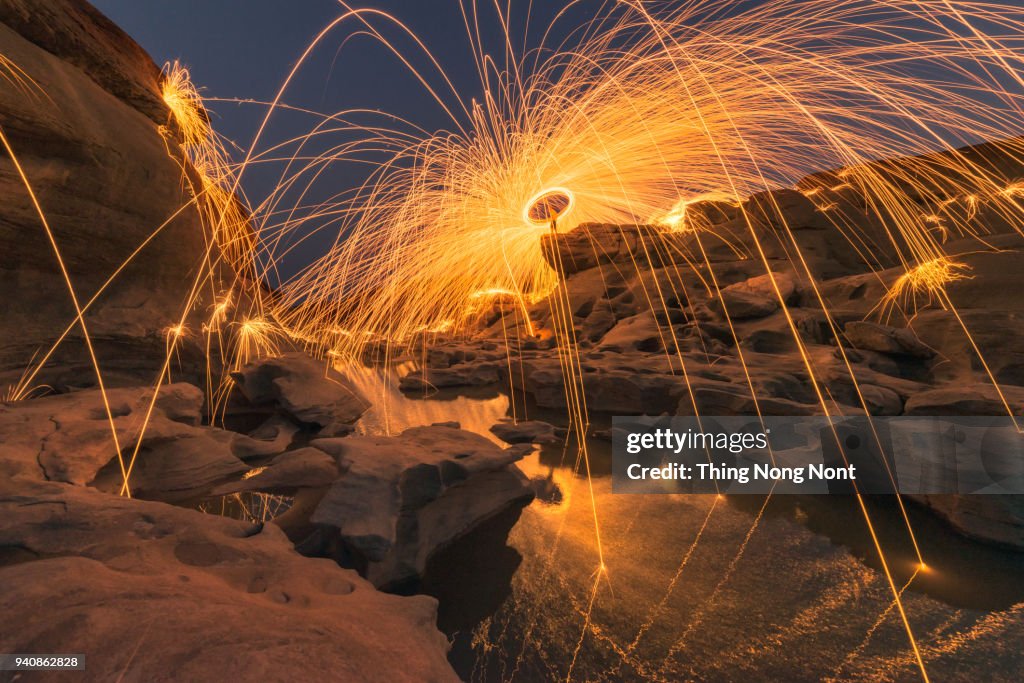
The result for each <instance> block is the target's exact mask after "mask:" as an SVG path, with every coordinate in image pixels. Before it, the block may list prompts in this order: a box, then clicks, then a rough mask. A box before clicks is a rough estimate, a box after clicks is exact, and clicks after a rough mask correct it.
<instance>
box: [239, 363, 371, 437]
mask: <svg viewBox="0 0 1024 683" xmlns="http://www.w3.org/2000/svg"><path fill="white" fill-rule="evenodd" d="M232 377H233V378H234V380H235V383H236V385H237V386H238V390H239V391H240V392H241V394H242V395H243V396H245V398H246V399H247V400H248V401H249V402H250V403H251V404H253V405H254V406H256V407H266V408H268V409H280V410H282V411H284V412H285V413H286V414H287V415H289V416H290V417H292V418H294V419H295V420H297V421H299V422H301V423H303V424H306V425H309V426H311V427H314V428H316V429H318V430H319V432H320V435H321V436H336V435H338V434H347V433H349V432H351V431H352V424H353V423H354V422H355V421H356V420H358V419H359V416H360V415H362V414H363V413H365V412H366V410H367V408H369V407H370V403H369V401H367V400H366V398H365V397H364V396H363V395H362V394H360V393H359V390H358V389H356V387H355V386H354V385H353V384H352V383H350V382H349V381H348V380H347V379H345V377H344V376H343V375H342V374H341V373H339V372H338V371H336V370H334V369H333V368H331V367H330V366H328V365H327V364H326V363H323V362H320V361H317V360H316V359H314V358H312V357H310V356H307V355H306V354H304V353H300V352H290V353H284V354H282V355H280V356H274V357H271V358H263V359H260V360H257V361H255V362H253V363H250V364H249V365H247V366H246V367H245V368H243V369H242V370H241V371H240V372H236V373H234V374H233V375H232Z"/></svg>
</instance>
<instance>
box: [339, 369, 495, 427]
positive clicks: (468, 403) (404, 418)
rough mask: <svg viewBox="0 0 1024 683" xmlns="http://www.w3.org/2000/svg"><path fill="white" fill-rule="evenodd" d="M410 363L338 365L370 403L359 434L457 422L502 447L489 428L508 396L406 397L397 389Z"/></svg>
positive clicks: (360, 423) (362, 418)
mask: <svg viewBox="0 0 1024 683" xmlns="http://www.w3.org/2000/svg"><path fill="white" fill-rule="evenodd" d="M416 367H417V366H416V364H415V363H412V362H408V361H407V362H404V363H396V364H394V365H389V366H366V365H360V364H357V363H351V364H344V365H340V366H338V370H339V371H340V372H342V374H344V375H345V376H346V377H347V378H348V379H349V381H351V382H352V384H354V385H355V387H356V388H357V389H359V390H360V391H361V392H362V393H363V395H364V396H365V397H366V398H367V399H368V400H369V401H370V403H371V404H372V406H371V408H370V409H369V410H368V411H367V412H366V414H365V415H363V417H361V418H360V419H359V422H357V423H356V431H357V433H359V434H373V435H384V436H391V435H395V434H399V433H401V432H402V431H404V430H406V429H409V428H410V427H419V426H422V425H430V424H435V423H438V422H448V421H451V420H453V419H454V420H457V421H458V422H459V424H460V425H461V427H462V428H463V429H465V430H468V431H471V432H476V433H477V434H480V435H481V436H485V437H487V438H488V439H490V440H491V441H493V442H495V443H496V444H499V445H501V446H502V447H504V446H506V445H507V444H505V443H504V442H503V441H501V440H500V439H498V438H497V437H496V436H494V435H493V434H491V431H490V429H491V426H492V425H493V424H495V423H496V422H499V421H500V420H501V419H502V418H504V417H505V416H506V415H507V414H508V410H509V401H508V396H506V395H505V394H502V393H499V394H497V395H496V396H494V397H491V398H478V397H467V396H452V397H446V398H445V399H444V400H422V399H419V398H413V397H412V395H406V394H405V393H403V392H402V391H401V390H400V389H399V388H398V383H399V381H400V380H401V378H402V377H404V376H405V375H407V374H409V373H410V372H412V371H413V370H415V369H416Z"/></svg>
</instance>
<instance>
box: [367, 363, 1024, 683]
mask: <svg viewBox="0 0 1024 683" xmlns="http://www.w3.org/2000/svg"><path fill="white" fill-rule="evenodd" d="M408 370H409V368H408V367H406V368H397V369H394V370H391V371H383V370H380V369H360V370H359V371H358V372H355V373H354V372H352V371H351V370H348V372H349V374H350V376H353V378H354V379H355V380H356V381H357V382H358V383H359V384H360V388H361V389H362V390H363V391H364V392H366V394H367V396H369V397H370V398H371V400H373V402H374V405H375V407H374V409H373V410H372V411H371V413H370V414H369V415H368V416H367V417H366V418H365V419H364V421H363V423H364V424H363V427H362V428H363V429H364V430H365V431H367V432H372V433H395V432H397V431H401V430H402V429H404V428H406V427H409V426H415V425H419V424H430V423H434V422H445V421H458V422H460V423H461V424H462V426H463V427H464V428H466V429H471V430H473V431H476V432H478V433H480V434H483V435H485V436H490V432H489V431H488V428H489V427H490V426H491V425H492V424H494V423H495V422H497V421H498V420H499V419H501V418H503V417H505V416H506V415H507V414H508V413H509V410H510V408H509V405H510V404H509V400H508V398H507V397H506V396H504V395H501V394H496V393H494V392H491V393H487V392H481V393H478V394H475V395H474V394H470V393H465V392H463V393H458V392H449V393H438V394H435V395H433V396H431V397H426V398H425V397H422V396H416V397H409V396H403V395H402V394H401V393H400V392H399V391H398V390H397V388H396V387H397V376H396V375H397V373H401V372H406V371H408ZM517 412H518V414H519V415H520V416H522V415H523V411H522V409H517ZM529 417H530V418H535V419H544V420H547V421H549V422H558V421H560V419H559V417H560V416H558V415H554V414H544V413H543V412H541V411H538V410H536V409H532V410H530V411H529ZM589 446H590V453H591V470H592V472H593V473H594V480H593V496H594V500H595V501H596V508H597V514H598V519H599V522H600V528H601V531H602V545H603V550H604V558H605V563H606V570H605V571H604V572H599V571H598V569H599V567H598V560H597V543H596V540H595V534H594V518H593V509H592V507H591V494H590V490H589V488H588V486H587V482H586V480H585V479H583V478H581V477H579V476H577V475H576V474H575V473H574V472H573V465H574V463H575V450H574V449H569V450H566V449H564V448H562V447H550V446H546V447H544V448H543V449H542V450H539V451H537V452H534V453H533V454H532V455H530V456H528V457H527V458H525V459H524V460H523V461H522V462H521V463H520V467H521V469H522V470H523V471H524V472H525V473H526V474H527V476H529V477H530V478H531V480H532V481H533V484H534V488H535V490H537V492H538V500H537V501H536V502H534V504H533V505H531V506H530V507H528V508H527V509H526V510H524V511H523V514H522V517H521V518H520V520H519V522H518V523H517V524H516V525H515V527H514V528H513V530H512V532H511V534H510V535H509V537H508V540H507V543H508V546H511V548H509V547H507V546H506V543H505V537H504V534H505V529H506V528H507V525H503V524H502V523H501V520H495V522H494V524H491V525H485V526H484V527H483V528H481V529H478V530H477V532H475V533H474V535H473V537H472V538H470V539H468V540H467V542H466V543H464V544H461V545H459V544H457V545H456V546H454V547H452V548H449V549H447V550H446V551H444V552H443V553H441V554H440V555H439V556H437V557H435V558H434V561H433V562H432V563H431V566H430V567H429V568H428V577H427V579H426V580H425V581H424V585H423V587H422V588H423V589H424V590H425V591H426V592H429V593H431V594H433V595H435V596H437V597H439V598H440V599H441V614H440V617H439V624H440V626H441V627H442V628H443V629H444V630H445V631H446V632H448V633H449V634H450V635H451V636H453V641H454V644H453V649H452V652H451V655H450V658H451V660H452V663H453V665H454V666H455V667H456V669H457V671H458V672H459V674H460V675H461V676H462V677H463V678H464V679H466V680H472V681H508V680H520V681H538V680H566V678H567V677H570V675H571V679H572V680H598V681H617V680H661V681H676V680H710V681H719V680H720V681H732V680H737V679H740V678H745V679H748V680H754V681H758V680H786V681H804V680H807V681H812V680H813V681H817V680H843V681H845V680H871V681H888V680H918V679H919V678H920V675H919V673H918V671H917V668H916V664H915V661H914V658H913V656H912V653H911V650H910V647H909V644H908V639H907V635H906V632H905V630H904V626H903V623H902V621H901V620H900V618H899V616H898V612H897V610H895V609H894V608H893V607H894V605H893V598H892V593H891V590H890V588H889V585H888V583H887V582H886V581H885V579H884V578H883V576H882V574H881V573H880V571H879V566H880V565H879V562H878V558H877V554H876V552H875V550H874V545H873V543H872V541H871V539H870V536H869V535H868V534H867V531H866V528H865V525H864V521H863V518H862V516H861V512H860V510H859V508H858V507H857V506H856V505H855V503H854V502H853V501H851V500H850V499H848V498H843V497H825V496H817V497H814V496H808V497H784V496H776V497H774V498H772V499H771V500H769V501H767V503H766V501H765V499H764V497H758V496H748V497H744V496H731V497H726V498H724V499H718V498H716V497H715V496H683V495H646V496H638V495H613V494H612V493H611V486H610V480H609V478H608V472H609V468H610V453H609V446H608V444H606V443H604V442H600V441H590V442H589ZM869 512H870V514H871V518H872V521H873V523H874V525H875V528H876V530H877V531H878V535H879V539H880V542H881V543H882V545H883V548H884V549H885V551H886V555H887V559H888V562H889V565H890V568H891V569H892V571H893V575H894V579H895V581H896V582H897V584H898V587H901V588H904V592H903V602H904V606H905V608H906V611H907V614H908V618H909V621H910V624H911V627H912V629H913V632H914V634H915V637H916V639H917V642H918V644H919V645H920V647H921V649H922V654H923V657H924V661H925V664H926V667H927V668H928V672H929V674H930V676H931V678H932V680H936V681H938V680H972V679H977V678H980V677H982V676H984V678H986V679H988V680H991V681H1003V680H1005V681H1016V680H1019V672H1020V671H1021V670H1022V668H1024V611H1022V601H1024V588H1022V582H1021V581H1020V577H1021V576H1024V555H1020V554H1016V553H1012V552H1007V551H1003V550H999V549H996V548H991V547H988V546H985V545H981V544H977V543H973V542H970V541H967V540H965V539H962V538H960V537H958V536H956V535H955V534H952V533H950V532H949V531H948V530H947V528H946V527H945V526H944V525H943V524H941V523H940V522H939V521H937V520H936V519H935V518H934V517H932V516H931V515H929V514H928V513H926V512H924V511H922V510H919V509H917V508H913V507H912V508H911V511H910V513H911V522H912V524H913V528H914V530H915V534H916V537H917V540H918V543H919V544H920V547H921V551H922V554H923V556H924V558H925V561H926V562H927V566H928V568H927V570H926V571H917V570H918V569H919V567H918V565H917V562H916V556H915V555H914V553H913V549H912V546H911V544H910V541H909V538H908V535H907V531H906V527H905V524H904V521H903V518H902V517H901V515H900V513H899V511H898V509H897V508H896V506H895V505H894V504H893V502H892V501H891V500H885V499H881V500H873V501H870V503H869ZM595 587H596V591H595Z"/></svg>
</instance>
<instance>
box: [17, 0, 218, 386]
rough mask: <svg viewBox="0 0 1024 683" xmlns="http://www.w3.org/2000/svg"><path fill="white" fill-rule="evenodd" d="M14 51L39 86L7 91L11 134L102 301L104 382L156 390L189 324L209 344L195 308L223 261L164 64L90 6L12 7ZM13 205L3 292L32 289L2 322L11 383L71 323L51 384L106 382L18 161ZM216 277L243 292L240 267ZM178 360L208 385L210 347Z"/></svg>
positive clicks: (82, 278)
mask: <svg viewBox="0 0 1024 683" xmlns="http://www.w3.org/2000/svg"><path fill="white" fill-rule="evenodd" d="M0 54H3V55H4V57H5V58H6V59H8V60H10V61H11V62H13V63H14V64H16V65H17V66H18V68H19V69H20V70H21V71H23V72H24V74H25V76H26V77H27V78H28V79H31V81H32V82H33V85H30V86H27V87H26V88H25V89H22V88H18V87H12V86H10V85H9V83H8V82H7V81H6V80H5V81H4V82H3V87H0V127H2V128H3V130H4V133H5V135H6V136H7V138H8V139H9V140H10V144H11V147H12V148H13V150H14V153H15V154H16V155H17V156H18V159H19V161H20V163H21V166H22V167H23V169H24V171H25V174H26V175H27V176H28V179H29V181H30V182H31V184H32V188H33V190H34V192H35V194H36V195H37V197H38V199H39V203H40V205H41V207H42V210H43V212H44V214H45V215H46V218H47V222H48V224H49V227H50V228H51V229H52V231H53V236H54V240H55V241H56V243H57V245H58V247H59V249H60V254H61V259H62V260H63V262H64V264H65V265H66V267H67V270H68V274H69V276H70V279H71V282H72V283H73V285H74V287H75V290H76V292H77V295H78V297H79V299H80V301H81V302H82V304H83V305H84V304H85V303H86V302H89V301H91V300H92V298H93V297H94V295H97V294H98V297H97V298H96V300H95V301H94V302H93V303H92V304H91V305H90V306H89V308H88V311H87V313H86V316H85V320H86V323H87V324H88V327H89V331H90V335H91V336H92V339H93V343H94V346H95V347H96V349H97V352H98V355H99V357H100V358H101V359H103V363H102V369H103V371H104V375H105V379H106V381H107V383H108V385H113V384H137V383H139V382H143V381H149V379H150V378H152V377H155V376H156V374H157V372H158V371H159V369H160V368H161V366H162V364H163V361H164V358H165V354H166V329H167V328H168V327H170V326H173V325H177V324H178V323H179V322H181V321H182V319H183V318H184V319H185V321H186V327H187V328H188V329H190V330H192V331H194V332H198V330H199V329H200V328H201V325H202V322H204V321H205V318H206V317H207V312H206V311H205V310H203V311H196V312H194V313H193V312H190V311H186V310H185V309H184V307H183V302H184V301H185V300H186V299H187V297H188V293H189V292H190V291H191V290H192V288H193V285H194V283H195V282H196V277H197V275H198V274H200V273H203V272H204V268H203V264H204V262H205V261H206V260H207V257H208V256H209V261H210V262H217V261H218V260H219V256H220V253H219V251H217V250H216V249H214V251H213V252H212V253H209V249H208V243H209V241H210V236H209V235H208V234H205V229H204V227H203V225H202V222H201V220H200V216H199V213H198V212H197V211H196V209H195V206H194V204H193V203H192V197H191V196H190V194H189V191H188V188H187V183H185V182H184V179H183V177H182V165H181V164H182V161H181V159H180V158H179V159H175V158H172V156H171V155H174V154H176V150H177V148H178V141H177V140H176V139H175V137H174V134H173V133H170V132H169V130H170V129H167V128H161V126H166V125H167V124H169V122H170V113H169V111H168V109H167V108H166V106H165V105H164V103H163V101H162V99H161V98H160V95H159V92H160V86H159V82H158V79H159V68H158V67H157V66H156V65H155V64H154V63H153V61H152V59H150V58H149V56H148V55H146V53H145V52H144V51H143V50H142V49H141V48H140V47H139V46H138V45H137V44H136V43H135V42H134V41H133V40H132V39H131V38H129V37H128V36H127V35H126V34H125V33H124V32H123V31H121V30H120V29H119V28H117V27H116V26H115V25H114V24H112V23H111V22H110V21H109V20H107V19H106V18H105V17H103V16H102V15H101V14H100V13H99V12H97V11H96V10H95V9H93V8H92V7H91V6H90V5H89V4H88V3H85V2H77V1H75V0H0ZM169 152H170V154H171V155H169ZM0 206H2V207H3V211H2V213H3V219H2V220H0V290H2V291H4V292H17V296H9V297H7V300H6V301H5V304H4V313H3V316H2V318H0V340H2V341H0V386H2V387H5V388H6V386H7V385H9V384H14V383H15V382H16V381H17V379H18V378H19V377H20V375H21V373H22V371H23V370H24V369H25V367H26V366H28V365H29V363H30V361H32V359H33V357H34V356H35V357H36V360H38V359H39V357H40V356H41V355H42V354H43V353H45V352H46V351H47V350H48V349H49V348H50V346H51V345H52V344H53V343H54V342H55V341H56V339H57V338H58V337H59V336H60V335H61V334H62V333H63V332H64V330H65V329H67V328H68V327H70V333H69V335H68V337H67V339H65V340H64V342H63V343H62V344H61V346H60V347H59V348H58V350H57V352H56V353H55V354H54V355H53V356H52V357H51V358H50V361H49V363H48V365H47V367H46V369H45V371H44V372H43V373H42V374H41V375H39V376H38V378H37V382H36V385H37V386H42V385H49V386H53V387H56V388H58V389H64V388H68V387H70V388H74V387H81V386H89V385H93V384H95V381H96V380H95V377H94V376H93V373H92V371H91V364H90V363H89V359H88V355H87V354H86V351H85V348H84V345H83V341H82V331H81V329H80V328H79V327H78V326H77V325H74V324H73V323H74V321H75V310H74V307H73V306H72V301H71V297H70V295H69V293H68V292H67V290H66V287H65V285H64V284H63V282H64V280H63V277H62V274H61V271H60V267H59V264H58V261H57V258H56V255H55V254H54V251H53V248H52V246H51V244H50V242H49V239H48V238H47V234H46V232H45V230H44V228H43V225H42V223H41V221H40V218H39V216H38V214H37V212H36V209H35V207H34V206H33V204H32V202H31V201H30V199H29V196H28V193H27V192H26V189H25V187H24V185H23V184H22V181H21V179H20V178H19V177H18V175H17V173H16V172H15V169H14V166H13V164H12V162H11V160H10V159H9V158H8V157H7V155H6V154H0ZM158 229H159V231H158ZM157 231H158V232H157ZM150 238H152V239H150ZM147 240H149V241H148V242H147ZM143 245H144V246H143ZM136 250H138V253H134V252H136ZM133 253H134V255H133ZM129 259H130V262H129V263H128V264H127V266H125V267H124V268H123V269H122V270H121V271H120V272H119V273H118V275H117V277H116V278H115V279H114V280H113V281H112V282H110V284H109V285H106V288H105V289H103V291H102V293H101V294H100V289H101V287H104V285H105V283H106V282H107V280H108V278H110V277H111V276H112V275H114V274H115V272H117V271H118V269H119V268H120V267H121V266H122V264H124V263H125V261H128V260H129ZM212 275H213V276H214V277H217V278H222V279H223V281H225V282H228V283H230V282H231V281H232V280H233V277H234V276H233V274H232V273H230V272H229V270H228V269H227V268H226V267H224V268H221V267H218V268H217V269H215V270H214V272H213V273H212ZM186 314H187V315H186ZM176 357H177V359H178V360H179V361H180V364H181V367H180V368H176V369H177V370H178V371H179V376H180V377H183V378H189V379H191V380H192V381H194V382H198V381H199V379H198V378H199V377H201V376H202V372H203V371H204V370H205V361H204V359H203V352H202V349H201V344H199V343H198V342H197V337H196V336H193V335H186V336H184V337H183V338H182V339H181V340H180V343H179V349H178V354H177V356H176Z"/></svg>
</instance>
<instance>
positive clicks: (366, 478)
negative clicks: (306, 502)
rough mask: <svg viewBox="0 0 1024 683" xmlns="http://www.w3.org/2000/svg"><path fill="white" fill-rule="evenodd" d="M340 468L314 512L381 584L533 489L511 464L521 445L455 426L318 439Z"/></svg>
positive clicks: (400, 577) (404, 574)
mask: <svg viewBox="0 0 1024 683" xmlns="http://www.w3.org/2000/svg"><path fill="white" fill-rule="evenodd" d="M313 446H315V447H316V448H319V449H321V450H323V451H325V452H327V453H329V454H330V455H332V456H334V457H335V458H336V459H337V462H338V467H339V469H340V470H341V471H342V472H343V474H342V476H341V477H340V478H338V480H337V481H335V482H334V484H332V485H331V487H330V489H329V490H328V491H327V494H326V495H325V496H324V498H323V500H322V501H320V504H319V505H318V506H317V508H316V511H315V512H314V513H313V515H312V518H311V521H312V522H313V523H314V524H319V525H323V526H325V527H329V528H333V529H336V530H337V533H338V536H339V538H340V541H341V543H342V545H343V549H344V550H346V551H348V552H350V553H352V554H354V555H355V559H356V561H357V562H360V563H362V564H364V567H365V573H366V576H367V578H369V579H370V580H371V581H372V582H373V583H374V584H375V585H377V586H391V585H396V584H400V583H402V582H404V581H408V580H410V579H414V578H416V577H417V576H420V575H422V572H423V570H424V568H425V567H426V562H427V560H428V559H429V558H430V556H431V555H432V554H433V553H434V552H436V551H437V550H438V549H439V548H440V547H442V546H444V545H446V544H448V543H451V542H452V541H453V540H455V539H456V538H458V537H459V536H462V535H464V534H465V533H467V532H468V531H470V530H471V529H473V528H474V527H475V526H476V525H478V524H479V523H480V522H482V521H484V520H486V519H490V518H491V517H493V516H495V515H496V514H498V513H499V512H502V511H504V510H507V509H509V508H515V507H521V506H523V505H525V504H526V503H528V502H529V501H530V500H531V499H532V497H533V492H532V490H531V489H530V487H529V486H528V483H527V479H526V478H525V477H524V476H523V475H522V473H521V472H520V471H519V470H518V469H516V468H513V467H510V465H511V464H512V463H514V462H515V461H516V460H518V459H519V458H521V457H522V451H521V450H520V449H508V450H502V449H501V448H499V447H498V446H496V445H495V444H494V443H492V442H491V441H489V440H487V439H486V438H484V437H482V436H479V435H477V434H473V433H472V432H466V431H462V430H459V429H453V428H451V427H442V426H431V427H414V428H412V429H408V430H406V431H405V432H403V433H402V434H401V435H400V436H398V437H370V436H360V437H349V438H344V439H317V440H316V441H314V442H313Z"/></svg>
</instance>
